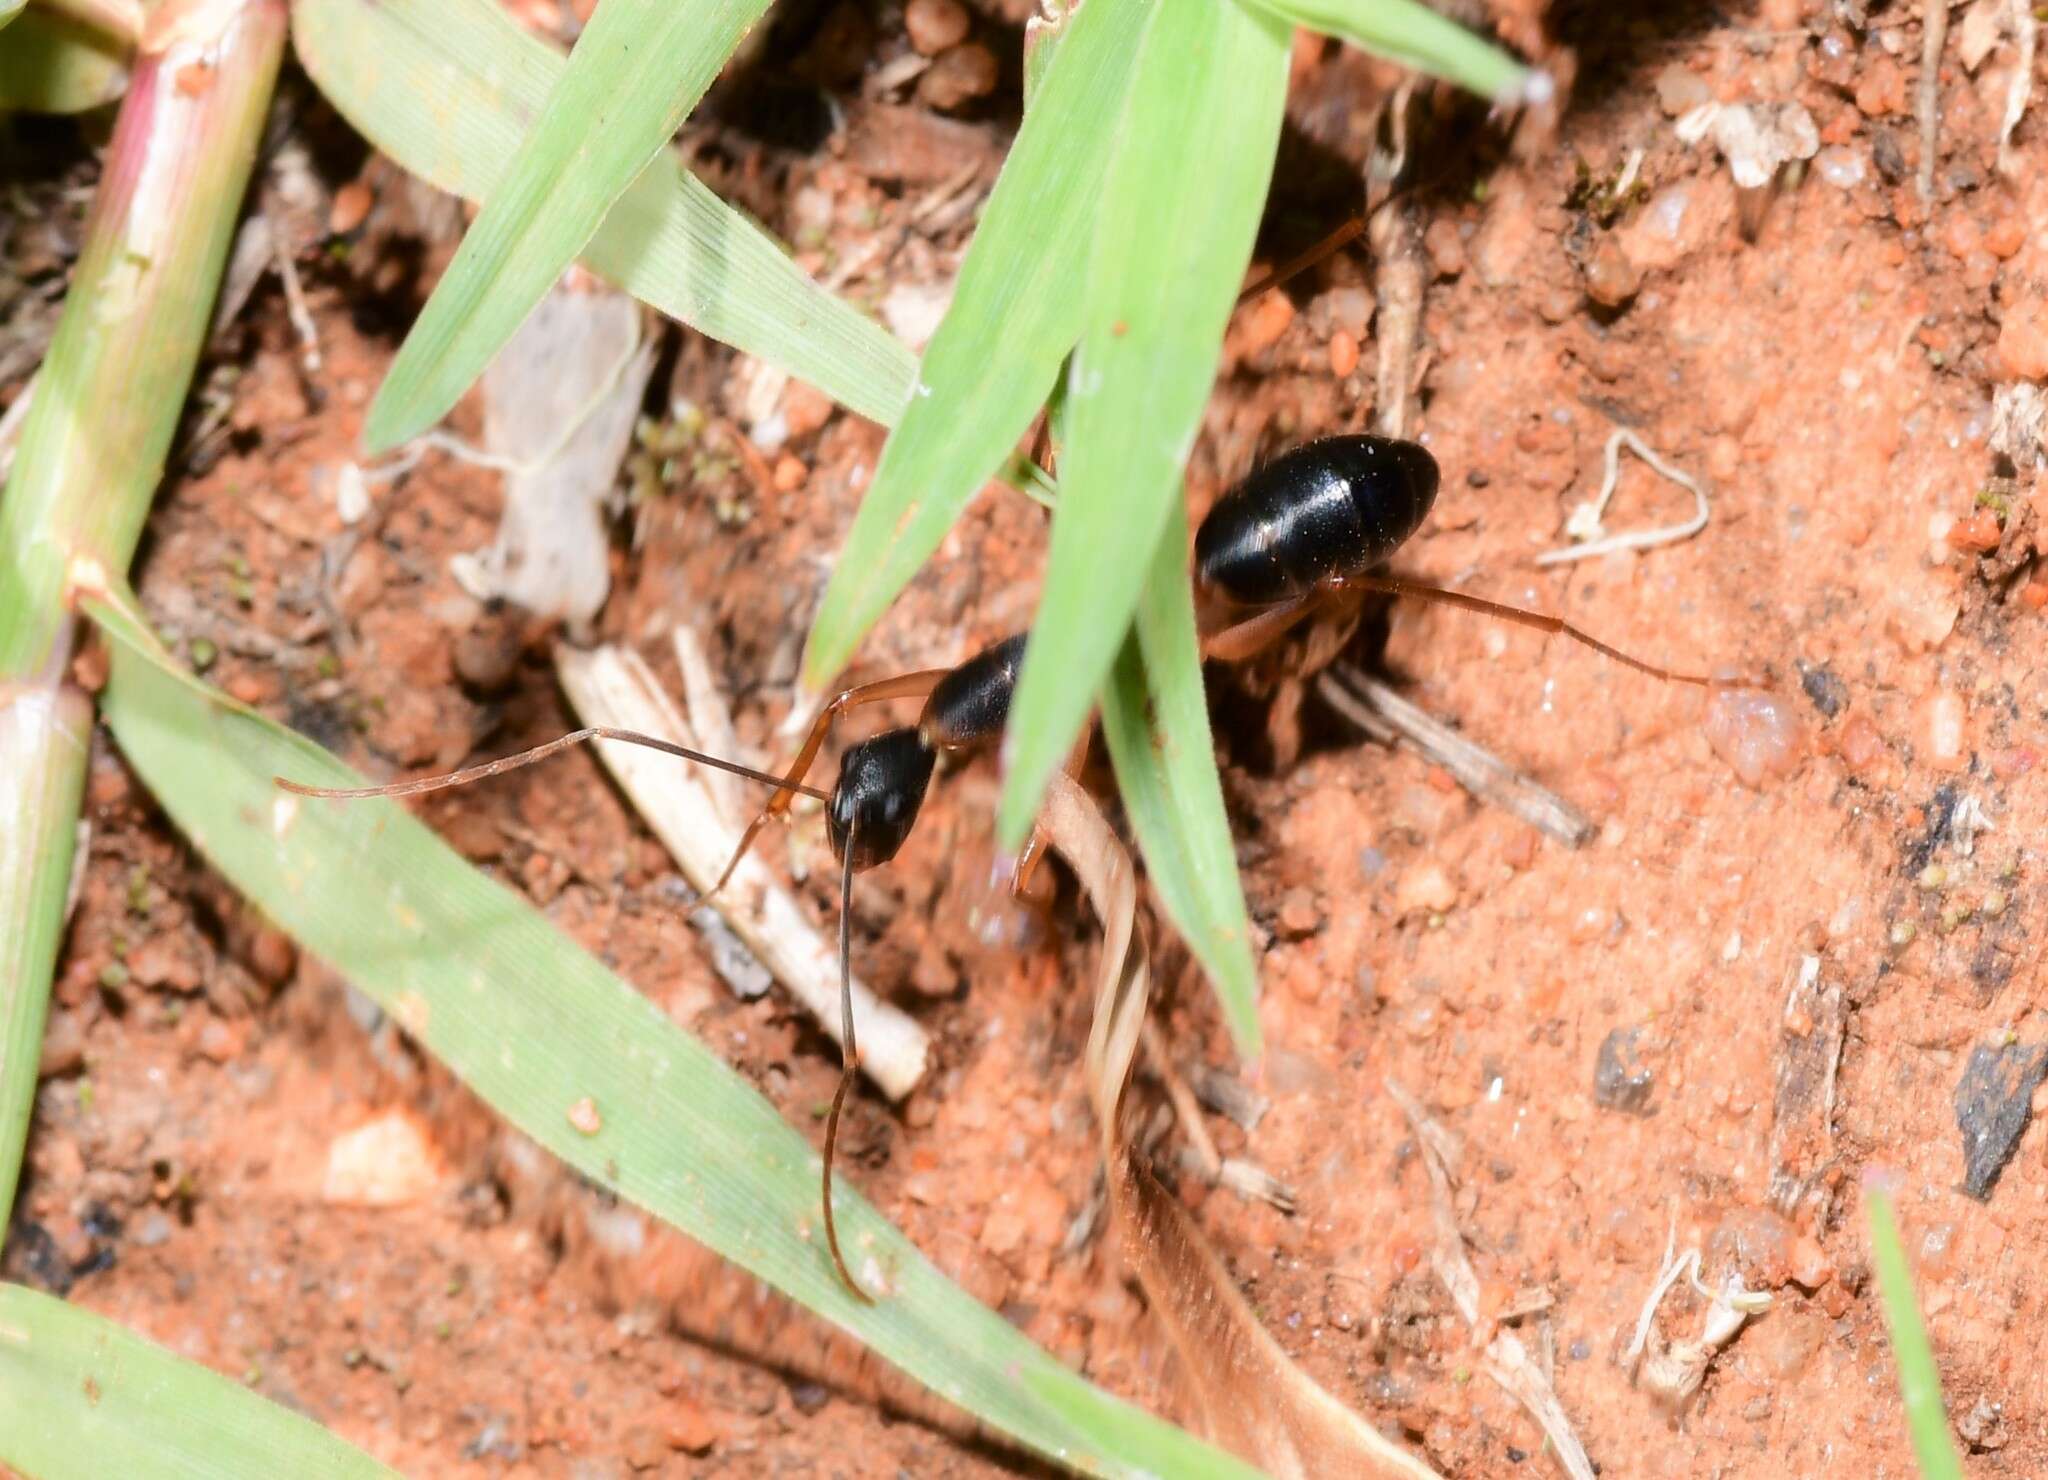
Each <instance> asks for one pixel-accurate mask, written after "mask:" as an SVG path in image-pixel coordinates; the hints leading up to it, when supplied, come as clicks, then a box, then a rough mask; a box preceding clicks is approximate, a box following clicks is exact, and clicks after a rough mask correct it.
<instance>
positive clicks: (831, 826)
mask: <svg viewBox="0 0 2048 1480" xmlns="http://www.w3.org/2000/svg"><path fill="white" fill-rule="evenodd" d="M1438 481H1439V474H1438V470H1437V463H1436V459H1435V458H1434V457H1433V456H1432V455H1431V454H1430V453H1429V451H1428V449H1426V448H1424V447H1422V446H1420V445H1419V444H1417V443H1414V442H1402V441H1396V440H1394V439H1392V438H1387V437H1375V436H1364V435H1357V436H1339V437H1327V438H1324V439H1322V440H1320V441H1315V442H1310V443H1307V444H1305V445H1303V446H1301V447H1297V448H1295V449H1294V450H1293V451H1291V452H1287V453H1284V454H1282V455H1281V456H1279V457H1277V458H1275V459H1274V460H1273V461H1272V462H1270V463H1267V464H1266V465H1265V466H1264V467H1262V468H1260V469H1258V470H1257V471H1256V472H1254V473H1252V474H1251V475H1250V476H1249V477H1247V478H1246V479H1244V480H1243V481H1242V482H1241V483H1239V484H1237V485H1236V486H1235V487H1234V488H1232V489H1231V490H1230V491H1229V492H1227V493H1226V494H1224V495H1223V497H1222V498H1220V499H1219V500H1218V501H1217V502H1216V504H1215V506H1214V507H1213V508H1211V509H1210V511H1209V514H1208V516H1207V517H1206V518H1205V519H1204V520H1203V521H1202V525H1201V528H1200V530H1199V531H1198V532H1197V534H1196V537H1195V571H1194V580H1195V589H1196V592H1197V596H1198V599H1199V603H1200V608H1199V610H1200V618H1199V625H1200V631H1201V634H1202V651H1203V654H1204V656H1206V657H1214V658H1218V659H1222V660H1225V661H1237V660H1240V659H1243V658H1248V657H1251V656H1252V655H1254V654H1256V653H1258V652H1260V651H1262V650H1264V649H1265V648H1266V647H1268V646H1270V645H1271V644H1272V643H1274V642H1276V641H1277V640H1278V639H1279V638H1280V637H1282V636H1283V635H1284V634H1285V633H1286V632H1287V631H1288V630H1289V629H1290V628H1291V627H1293V626H1294V625H1295V624H1296V623H1297V622H1299V621H1301V620H1302V619H1304V618H1305V617H1307V616H1308V615H1310V614H1311V613H1312V612H1315V611H1317V610H1319V609H1323V608H1326V607H1328V606H1331V605H1334V604H1342V603H1355V602H1357V601H1359V600H1362V599H1363V597H1364V596H1365V595H1366V594H1368V593H1383V594H1387V595H1395V596H1402V595H1412V596H1420V597H1423V598H1425V599H1427V600H1431V601H1439V602H1444V603H1447V604H1449V605H1452V606H1458V607H1462V608H1464V609H1466V610H1468V611H1475V612H1482V613H1485V614H1488V615H1492V616H1497V617H1503V618H1506V619H1508V620H1510V621H1514V622H1519V623H1522V624H1524V625H1527V626H1533V627H1537V628H1539V629H1541V630H1543V631H1546V632H1551V633H1555V634H1560V635H1563V636H1566V637H1570V638H1572V639H1573V640H1575V641H1577V642H1580V643H1583V644H1585V645H1586V646H1588V647H1590V648H1592V649H1594V650H1595V651H1596V652H1599V653H1602V654H1604V655H1606V656H1607V657H1610V658H1613V659H1615V660H1616V661H1618V662H1621V663H1624V664H1626V665H1628V666H1629V667H1631V668H1634V669H1637V670H1639V671H1641V672H1643V673H1647V674H1649V675H1651V676H1653V677H1656V678H1659V679H1664V680H1668V681H1673V682H1679V683H1689V684H1698V685H1701V686H1708V685H1710V684H1711V683H1713V682H1714V681H1713V680H1709V679H1707V678H1703V677H1699V676H1696V675H1691V674H1683V673H1675V672H1672V671H1671V670H1669V669H1665V668H1660V667H1658V666H1656V665H1654V664H1651V663H1646V662H1643V661H1641V660H1640V659H1637V658H1633V657H1631V656H1629V655H1628V654H1626V653H1623V652H1621V651H1619V650H1618V649H1616V648H1613V647H1610V646H1608V645H1607V644H1606V643H1603V642H1600V641H1599V640H1597V639H1596V638H1594V637H1592V636H1590V635H1588V634H1587V633H1585V632H1582V631H1580V630H1579V629H1578V628H1576V627H1574V626H1572V625H1571V624H1570V623H1568V622H1565V621H1563V620H1562V619H1561V618H1558V617H1552V616H1546V615H1543V614H1541V613H1538V612H1530V611H1524V610H1522V609H1521V608H1518V607H1511V606H1503V605H1501V604H1499V603H1497V602H1492V601H1486V600H1483V599H1481V598H1479V597H1476V596H1468V595H1466V594H1464V593H1463V592H1460V591H1450V590H1445V589H1443V588H1441V587H1436V586H1425V585H1419V584H1416V583H1413V582H1410V581H1405V580H1400V579H1396V578H1394V577H1389V576H1384V575H1379V574H1376V573H1375V572H1376V571H1377V570H1378V568H1379V567H1380V566H1381V565H1383V564H1384V563H1385V562H1386V561H1387V560H1388V559H1389V558H1390V557H1391V556H1392V555H1393V554H1394V553H1395V551H1397V550H1398V549H1400V547H1401V546H1402V545H1403V544H1405V543H1406V542H1407V541H1408V539H1409V537H1410V536H1412V535H1413V534H1414V533H1415V531H1416V530H1417V529H1418V528H1420V527H1421V524H1422V521H1423V519H1424V518H1426V517H1427V515H1428V513H1429V510H1430V507H1431V505H1432V504H1433V503H1434V502H1435V500H1436V493H1437V484H1438ZM1027 636H1028V634H1025V633H1018V634H1016V635H1015V636H1011V637H1007V638H1004V639H1003V640H1002V641H1001V642H998V643H995V644H994V645H992V646H990V647H987V648H984V649H983V650H982V651H981V652H979V653H976V654H975V655H974V656H973V657H971V658H969V659H967V661H966V662H964V663H961V664H960V665H959V666H957V667H955V668H950V669H946V668H929V669H923V670H920V671H919V672H916V673H906V674H900V675H898V676H896V677H894V678H886V679H882V680H880V681H878V682H875V683H867V684H861V685H859V686H857V687H854V688H849V689H847V690H845V691H843V692H842V693H840V694H838V695H837V696H836V697H834V698H833V699H832V701H831V702H830V703H829V704H827V705H826V706H825V707H824V709H823V710H822V711H820V713H819V715H818V717H817V720H816V721H815V722H814V723H813V724H812V726H811V729H810V733H809V734H808V735H807V736H806V737H805V740H804V743H803V746H802V748H801V749H799V750H798V752H797V754H796V758H795V759H794V760H793V761H792V762H791V763H790V766H789V769H788V771H787V772H785V773H784V774H783V775H780V776H776V775H773V774H771V773H769V772H766V771H758V770H755V769H754V768H753V767H751V766H744V765H740V764H739V763H737V762H734V761H729V760H725V759H723V758H721V757H719V756H714V755H707V754H705V753H703V752H702V751H697V750H692V749H689V748H688V747H686V746H682V745H676V744H674V743H672V742H670V741H667V740H661V739H657V738H655V737H653V736H650V735H642V734H639V733H637V732H635V731H631V730H618V729H613V728H611V727H609V726H603V725H596V726H591V727H589V728H586V729H581V730H576V731H574V732H572V733H570V734H567V735H563V736H562V737H560V738H559V739H556V740H551V741H549V742H548V743H547V744H545V745H540V746H536V747H535V748H534V749H532V750H526V751H522V752H520V753H519V754H517V755H511V756H506V757H505V758H503V759H501V760H495V761H490V762H488V763H486V764H483V765H479V766H471V767H469V768H468V769H466V770H461V771H455V772H451V773H449V774H446V775H442V776H429V777H424V778H422V779H420V780H417V781H402V782H396V783H393V784H391V785H388V786H367V787H353V788H335V787H311V786H302V785H299V784H298V783H296V782H292V781H287V780H285V779H284V778H282V777H279V778H277V784H278V785H279V786H282V787H284V788H285V789H286V790H288V791H293V792H297V793H299V794H300V795H302V796H312V797H334V798H357V797H396V796H411V795H414V794H417V793H419V792H426V791H438V790H440V789H441V788H443V787H449V786H459V785H462V784H464V783H465V782H470V781H479V780H482V779H483V778H485V777H487V776H496V775H499V774H501V773H503V772H505V771H510V770H514V769H516V768H517V767H520V766H525V765H530V764H532V763H533V762H534V761H538V760H544V759H545V758H547V757H548V756H551V755H553V754H555V753H556V752H557V751H561V750H566V749H567V748H568V747H570V746H572V745H576V744H580V743H581V742H583V741H585V740H594V739H602V740H622V741H627V742H630V743H632V744H635V745H645V746H648V747H650V748H652V749H655V750H659V751H662V752H664V753H666V754H669V755H674V756H680V757H681V758H683V759H684V760H689V761H695V762H697V763H698V764H700V765H707V766H715V767H717V768H718V769H720V770H724V771H730V772H732V773H733V774H735V775H738V776H744V777H746V778H747V779H749V780H752V781H758V782H761V783H763V784H765V785H768V786H772V787H774V788H775V794H774V795H773V796H772V797H771V798H770V799H769V801H768V803H767V804H766V805H765V806H764V807H763V808H762V810H761V811H760V813H758V814H757V815H756V816H755V818H754V819H753V821H752V822H750V823H749V824H748V826H747V829H746V831H745V833H744V834H742V835H741V838H740V842H739V845H738V847H737V848H735V849H734V851H733V856H732V860H731V862H729V863H728V864H727V865H726V867H725V871H724V873H722V874H721V875H720V876H719V879H718V882H717V884H716V885H714V886H713V889H712V892H713V893H714V894H715V893H716V892H717V891H718V890H719V889H721V888H723V887H724V885H725V883H726V881H727V880H728V879H730V878H731V877H732V872H733V870H734V869H735V868H736V867H738V865H739V862H740V860H741V859H742V858H743V857H745V855H746V852H747V849H748V847H749V846H750V845H751V844H752V843H753V840H754V838H755V836H756V835H757V834H758V833H759V832H760V830H761V828H762V827H763V826H764V825H765V824H766V823H767V822H768V820H769V819H770V818H772V817H776V816H779V815H781V814H782V813H784V812H786V811H788V809H789V807H790V804H791V802H792V801H793V800H794V798H795V797H797V796H798V795H802V796H808V797H813V798H816V799H817V800H819V801H822V802H824V803H826V811H825V823H826V834H827V837H828V838H829V840H830V842H831V846H832V851H833V853H834V854H835V855H836V856H837V858H838V859H839V862H840V889H839V1010H840V1018H841V1030H842V1031H841V1041H842V1042H843V1043H844V1044H845V1056H844V1067H843V1068H842V1070H841V1073H840V1078H839V1087H838V1089H837V1090H836V1091H835V1092H834V1094H833V1096H832V1108H831V1111H830V1113H829V1114H828V1116H827V1118H826V1121H825V1148H824V1172H823V1184H824V1220H825V1241H826V1243H827V1245H828V1246H829V1248H830V1250H831V1254H832V1262H833V1264H834V1265H835V1266H836V1267H837V1269H838V1271H839V1275H840V1278H841V1279H842V1280H844V1281H845V1282H846V1285H847V1288H848V1289H850V1290H852V1291H853V1292H854V1294H856V1295H857V1296H859V1297H860V1298H861V1299H862V1300H867V1299H869V1296H868V1295H867V1293H866V1292H865V1291H864V1290H862V1289H861V1287H860V1286H859V1284H857V1283H856V1282H855V1280H854V1278H853V1275H852V1273H851V1271H850V1270H849V1269H848V1268H847V1264H846V1259H845V1257H844V1256H843V1255H842V1254H841V1252H840V1248H839V1235H838V1230H837V1228H836V1227H835V1225H834V1222H833V1216H832V1163H833V1154H834V1150H835V1148H836V1144H837V1141H838V1133H839V1120H840V1115H841V1112H842V1110H843V1109H844V1107H845V1103H846V1096H847V1094H848V1092H849V1090H850V1089H851V1087H852V1085H853V1080H854V1076H855V1073H856V1071H857V1070H858V1069H859V1067H860V1050H859V1048H858V1047H857V1046H856V1043H855V1039H854V1023H853V994H852V976H851V966H850V964H849V955H850V950H851V940H850V930H851V926H850V923H849V922H850V915H851V905H852V899H853V876H854V874H855V873H857V872H860V871H862V870H865V869H870V868H874V867H876V866H877V865H879V864H884V863H887V862H888V861H889V860H890V859H892V858H894V857H895V856H896V854H897V852H898V850H900V849H901V848H902V846H903V843H904V841H905V840H906V839H907V838H908V837H909V836H910V831H911V828H912V827H913V826H914V825H915V824H916V821H917V814H918V810H919V808H920V807H921V806H922V805H923V804H924V797H925V791H926V789H927V788H928V786H929V785H930V783H931V777H932V771H933V769H934V767H935V766H936V765H937V762H938V757H939V753H940V752H941V751H950V752H955V753H969V752H973V751H977V750H983V749H986V748H988V747H989V746H991V745H993V744H995V743H996V741H997V740H998V739H999V738H1000V737H1001V735H1002V733H1003V727H1004V724H1005V723H1006V722H1007V720H1008V718H1009V712H1010V699H1011V696H1012V694H1013V693H1014V692H1015V690H1016V684H1017V672H1018V668H1019V665H1020V664H1021V663H1022V661H1023V657H1024V644H1025V640H1026V637H1027ZM906 698H923V699H924V707H923V709H922V711H921V712H920V713H919V715H918V719H917V723H916V724H914V725H906V726H902V727H900V728H897V729H891V730H884V731H882V732H881V733H880V734H878V735H874V736H871V737H869V738H868V739H865V740H861V741H858V742H856V743H855V744H853V745H850V746H848V747H847V748H846V750H845V752H844V753H843V754H842V756H841V757H840V762H839V779H838V781H837V782H836V783H835V784H834V785H833V788H832V790H831V791H830V792H826V791H821V790H820V789H818V788H817V787H815V786H811V785H808V784H807V783H806V782H805V779H804V778H805V777H806V776H807V775H808V774H809V772H810V768H811V765H812V763H813V762H814V761H815V760H816V759H817V756H818V752H819V750H820V749H821V748H822V747H823V745H824V742H825V737H826V734H827V733H828V732H829V730H830V728H831V725H832V721H833V720H834V719H836V718H837V717H838V716H840V715H843V714H844V713H846V712H847V711H848V710H850V709H855V708H858V707H860V706H862V705H867V704H878V703H882V702H884V701H886V700H891V699H906ZM1039 847H1040V840H1039V839H1037V838H1036V837H1034V838H1033V840H1032V843H1031V845H1030V847H1029V848H1028V849H1027V851H1026V855H1025V857H1024V858H1023V859H1022V860H1020V862H1019V867H1018V874H1017V878H1018V880H1020V881H1021V879H1022V878H1023V877H1024V875H1025V873H1026V871H1027V870H1028V868H1029V866H1030V863H1031V862H1032V860H1033V859H1034V858H1035V856H1036V854H1037V852H1038V850H1039Z"/></svg>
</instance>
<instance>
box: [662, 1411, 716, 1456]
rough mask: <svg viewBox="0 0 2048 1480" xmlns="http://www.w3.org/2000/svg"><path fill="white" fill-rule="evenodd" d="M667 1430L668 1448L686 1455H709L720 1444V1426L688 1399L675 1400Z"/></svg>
mask: <svg viewBox="0 0 2048 1480" xmlns="http://www.w3.org/2000/svg"><path fill="white" fill-rule="evenodd" d="M667 1429H668V1447H669V1448H671V1449H678V1450H681V1451H682V1452H683V1453H684V1454H709V1453H710V1452H711V1446H712V1445H714V1444H716V1443H717V1442H718V1426H717V1425H716V1424H714V1423H712V1421H711V1420H710V1419H709V1418H708V1417H707V1416H706V1415H705V1413H704V1410H703V1409H702V1408H699V1407H698V1406H697V1405H696V1404H695V1403H692V1402H690V1401H689V1400H688V1399H687V1398H678V1399H674V1400H673V1408H672V1411H671V1412H670V1414H669V1417H668V1424H667Z"/></svg>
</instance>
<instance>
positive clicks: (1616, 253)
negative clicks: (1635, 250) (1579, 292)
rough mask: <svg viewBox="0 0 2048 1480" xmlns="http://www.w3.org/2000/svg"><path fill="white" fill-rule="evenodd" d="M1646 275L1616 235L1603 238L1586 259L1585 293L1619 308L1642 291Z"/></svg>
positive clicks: (1597, 301) (1599, 302)
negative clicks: (1639, 269) (1631, 259)
mask: <svg viewBox="0 0 2048 1480" xmlns="http://www.w3.org/2000/svg"><path fill="white" fill-rule="evenodd" d="M1642 286H1643V275H1642V273H1641V272H1640V271H1638V270H1637V268H1636V265H1635V263H1633V262H1631V261H1629V257H1628V253H1627V252H1625V251H1623V250H1622V247H1621V243H1620V242H1618V241H1616V240H1615V239H1614V238H1613V237H1611V236H1607V237H1602V238H1601V239H1600V245H1598V246H1597V247H1595V248H1594V249H1593V255H1592V256H1591V257H1590V258H1588V259H1587V261H1586V296H1587V297H1589V298H1591V299H1592V300H1593V301H1594V302H1595V303H1598V304H1601V305H1602V306H1604V307H1607V308H1620V307H1621V306H1622V305H1623V304H1625V303H1627V302H1628V301H1629V300H1630V299H1631V298H1633V297H1635V296H1636V294H1637V293H1638V292H1639V291H1641V289H1642Z"/></svg>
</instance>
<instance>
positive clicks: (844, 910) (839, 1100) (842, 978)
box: [824, 822, 875, 1305]
mask: <svg viewBox="0 0 2048 1480" xmlns="http://www.w3.org/2000/svg"><path fill="white" fill-rule="evenodd" d="M853 834H854V824H852V823H851V822H849V823H848V824H847V829H846V859H845V862H844V863H843V864H842V865H841V866H840V871H839V1029H840V1038H841V1041H842V1042H843V1043H844V1044H845V1045H846V1052H845V1054H844V1055H843V1067H842V1068H841V1069H840V1071H839V1088H838V1089H836V1090H834V1091H833V1092H832V1110H831V1113H830V1114H828V1115H827V1116H826V1117H825V1174H824V1176H825V1198H824V1203H825V1243H826V1245H827V1247H829V1248H830V1249H831V1250H832V1262H833V1264H834V1265H836V1266H837V1267H838V1269H839V1278H840V1279H842V1280H844V1281H845V1282H846V1288H847V1289H849V1290H851V1291H852V1292H853V1294H854V1297H855V1298H856V1299H858V1300H859V1301H860V1302H861V1303H862V1304H863V1305H873V1304H874V1303H875V1301H874V1297H873V1296H872V1295H870V1294H868V1292H867V1291H865V1290H863V1289H862V1288H861V1287H860V1285H859V1284H858V1283H856V1282H855V1280H854V1278H853V1271H852V1270H850V1269H848V1268H847V1267H846V1256H845V1255H844V1254H842V1253H840V1252H839V1229H838V1226H837V1225H836V1224H834V1223H833V1221H832V1153H833V1151H834V1149H835V1148H836V1147H837V1145H838V1142H839V1112H840V1111H841V1110H843V1109H844V1108H845V1106H846V1095H847V1091H849V1090H851V1089H852V1088H853V1079H854V1075H855V1074H856V1073H857V1072H858V1071H859V1069H860V1047H859V1045H858V1044H856V1043H855V1042H854V1037H853V967H852V965H851V961H852V956H853V859H854V848H853Z"/></svg>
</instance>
